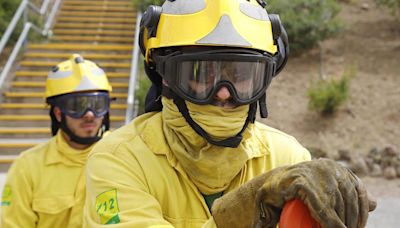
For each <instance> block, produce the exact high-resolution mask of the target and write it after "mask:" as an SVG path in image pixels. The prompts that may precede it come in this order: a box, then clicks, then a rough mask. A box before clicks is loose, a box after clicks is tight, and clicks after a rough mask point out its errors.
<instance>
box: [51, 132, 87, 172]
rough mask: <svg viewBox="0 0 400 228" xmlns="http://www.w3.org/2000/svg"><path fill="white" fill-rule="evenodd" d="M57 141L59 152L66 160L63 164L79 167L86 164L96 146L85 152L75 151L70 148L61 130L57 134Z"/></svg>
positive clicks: (84, 150)
mask: <svg viewBox="0 0 400 228" xmlns="http://www.w3.org/2000/svg"><path fill="white" fill-rule="evenodd" d="M56 141H57V150H58V152H59V153H60V154H61V155H62V157H63V158H64V160H63V162H64V163H66V164H70V165H79V166H83V165H84V164H85V163H86V160H87V156H88V154H89V152H90V150H91V149H92V148H93V145H94V144H93V145H91V146H89V147H88V148H86V149H83V150H78V149H74V148H72V147H71V146H69V145H68V143H67V142H66V141H65V139H64V137H63V136H62V134H61V130H59V131H58V132H57V136H56Z"/></svg>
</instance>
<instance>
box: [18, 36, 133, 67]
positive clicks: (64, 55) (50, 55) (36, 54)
mask: <svg viewBox="0 0 400 228" xmlns="http://www.w3.org/2000/svg"><path fill="white" fill-rule="evenodd" d="M82 31H84V30H82ZM72 54H74V52H70V53H66V52H63V53H43V52H28V53H25V54H24V57H25V59H26V58H35V59H38V58H47V59H59V60H65V59H68V58H69V57H71V55H72ZM82 56H83V57H84V58H85V59H89V60H92V61H95V60H98V59H101V60H103V59H106V60H110V61H111V60H118V61H121V60H126V61H131V57H132V56H131V55H130V54H112V53H110V54H101V53H98V54H89V53H88V54H82Z"/></svg>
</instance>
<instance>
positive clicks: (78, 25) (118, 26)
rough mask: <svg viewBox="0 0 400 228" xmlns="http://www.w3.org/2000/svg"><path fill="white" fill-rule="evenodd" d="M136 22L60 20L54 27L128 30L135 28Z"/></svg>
mask: <svg viewBox="0 0 400 228" xmlns="http://www.w3.org/2000/svg"><path fill="white" fill-rule="evenodd" d="M135 26H136V25H135V24H134V23H131V24H117V23H115V24H104V23H61V22H58V23H56V24H55V25H54V29H67V28H72V29H111V30H115V29H124V30H127V31H133V30H135Z"/></svg>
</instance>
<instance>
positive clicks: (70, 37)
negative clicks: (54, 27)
mask: <svg viewBox="0 0 400 228" xmlns="http://www.w3.org/2000/svg"><path fill="white" fill-rule="evenodd" d="M51 40H54V41H72V42H75V41H87V42H91V43H93V42H107V43H128V44H131V43H133V40H134V37H115V36H79V35H75V36H74V35H65V36H63V35H56V36H53V37H52V38H51Z"/></svg>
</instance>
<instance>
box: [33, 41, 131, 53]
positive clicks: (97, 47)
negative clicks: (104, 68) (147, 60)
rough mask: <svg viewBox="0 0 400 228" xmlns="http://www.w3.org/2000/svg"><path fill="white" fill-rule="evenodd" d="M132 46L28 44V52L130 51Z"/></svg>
mask: <svg viewBox="0 0 400 228" xmlns="http://www.w3.org/2000/svg"><path fill="white" fill-rule="evenodd" d="M132 48H133V46H132V45H117V44H113V45H107V44H98V45H90V44H80V43H58V44H55V43H49V44H29V45H28V49H29V50H37V49H39V50H40V49H43V50H74V51H81V50H92V51H95V50H102V51H132Z"/></svg>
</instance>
